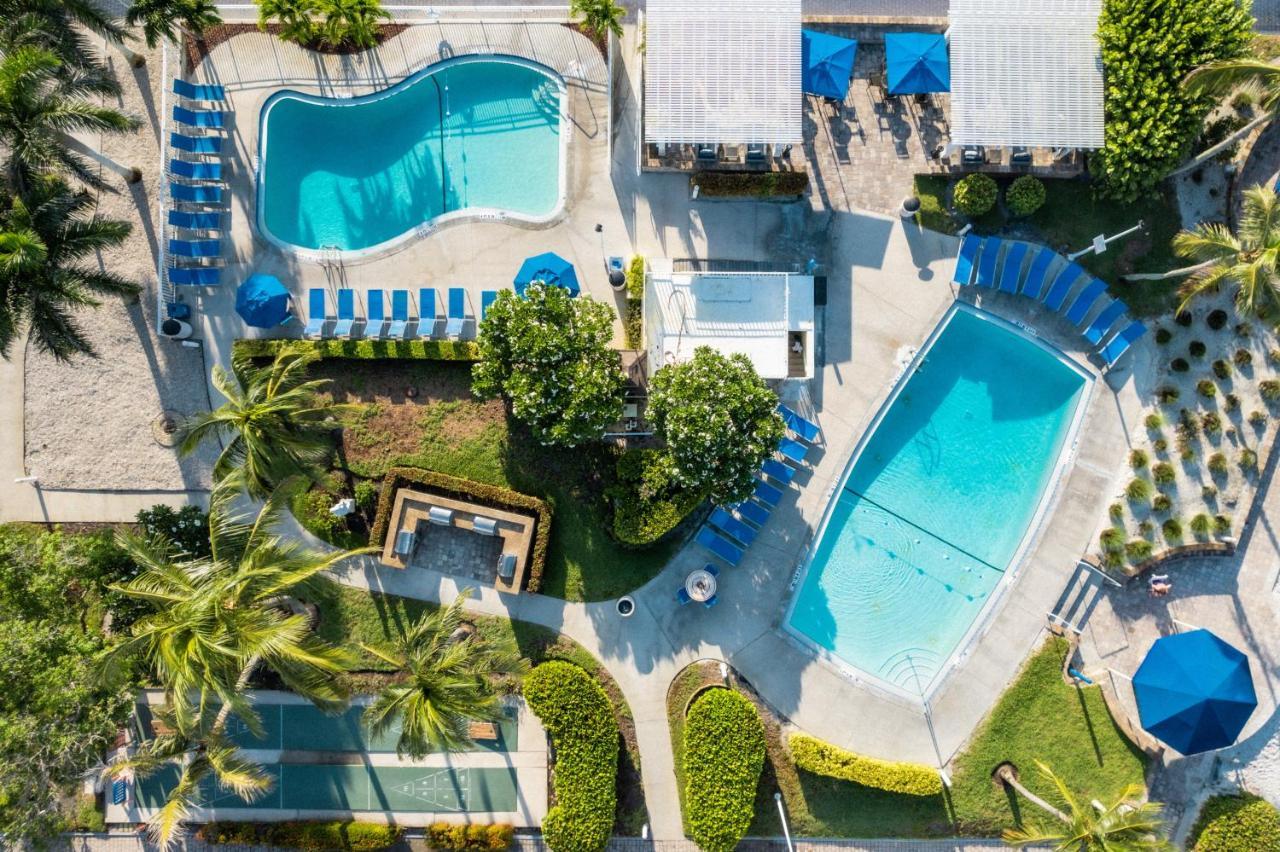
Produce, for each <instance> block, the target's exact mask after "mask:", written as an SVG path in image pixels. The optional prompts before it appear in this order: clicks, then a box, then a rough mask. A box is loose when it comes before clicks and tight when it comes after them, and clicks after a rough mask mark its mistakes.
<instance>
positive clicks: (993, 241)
mask: <svg viewBox="0 0 1280 852" xmlns="http://www.w3.org/2000/svg"><path fill="white" fill-rule="evenodd" d="M1002 245H1004V241H1003V240H999V239H997V238H995V237H988V238H987V239H986V240H985V241H984V242H983V244H982V256H981V257H980V258H979V259H978V278H977V280H976V281H974V282H973V283H974V284H976V285H977V286H979V287H994V286H996V261H997V260H999V259H1000V246H1002Z"/></svg>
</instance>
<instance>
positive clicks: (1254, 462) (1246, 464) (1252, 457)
mask: <svg viewBox="0 0 1280 852" xmlns="http://www.w3.org/2000/svg"><path fill="white" fill-rule="evenodd" d="M1238 461H1239V464H1240V469H1241V470H1244V471H1252V470H1257V469H1258V454H1257V453H1256V452H1255V451H1253V450H1251V449H1249V448H1248V447H1245V448H1244V449H1243V450H1241V451H1240V457H1239V459H1238Z"/></svg>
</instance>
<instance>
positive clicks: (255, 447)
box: [179, 351, 345, 498]
mask: <svg viewBox="0 0 1280 852" xmlns="http://www.w3.org/2000/svg"><path fill="white" fill-rule="evenodd" d="M317 357H318V356H316V355H315V354H314V353H305V354H304V353H298V352H288V351H284V352H281V353H280V354H278V355H277V356H276V358H275V360H274V361H273V362H272V363H271V364H269V365H267V366H265V367H256V366H254V364H253V361H252V360H250V359H249V358H245V357H241V356H236V355H233V356H232V358H231V372H230V373H229V374H228V373H227V371H226V370H224V369H223V368H222V367H221V366H216V367H214V368H213V374H212V382H213V386H214V387H215V388H217V389H218V392H219V393H221V394H222V395H223V396H224V397H226V399H227V401H226V402H224V403H223V404H222V405H221V406H219V407H218V408H216V409H214V410H213V411H208V412H204V413H201V414H197V415H195V416H194V417H192V418H190V419H189V420H187V421H186V422H184V423H183V424H182V425H181V427H180V429H179V439H180V441H181V443H180V445H179V451H180V452H181V453H182V454H183V455H186V454H188V453H191V452H192V451H194V450H195V449H196V447H198V446H199V445H200V444H202V443H204V442H206V441H222V442H224V449H223V450H222V454H221V455H219V456H218V461H217V463H216V464H215V465H214V468H213V475H214V477H215V478H216V479H219V480H221V479H223V478H224V477H226V476H228V475H229V474H231V473H233V472H241V473H242V474H243V477H242V481H243V483H244V485H245V487H246V489H247V490H248V492H249V495H250V496H252V497H257V498H263V497H266V496H267V495H268V494H269V493H271V492H272V491H273V490H275V488H276V487H277V486H279V485H280V483H282V482H284V480H286V479H288V478H290V477H293V476H298V475H302V476H306V477H309V478H312V479H314V478H315V477H316V475H317V472H318V470H319V469H320V466H321V465H322V463H323V462H324V461H325V460H326V459H327V458H328V457H329V454H330V453H331V452H332V451H333V438H332V430H333V427H334V425H335V421H334V419H333V415H334V414H335V413H337V412H338V411H339V410H341V409H343V408H344V407H345V406H338V405H330V404H326V403H324V402H322V401H320V400H319V399H317V397H316V393H317V392H318V391H319V390H320V389H321V388H322V387H324V386H325V385H326V384H328V382H327V381H325V380H315V381H308V380H307V368H308V367H309V366H310V365H311V364H312V363H313V362H314V361H315V360H316V358H317Z"/></svg>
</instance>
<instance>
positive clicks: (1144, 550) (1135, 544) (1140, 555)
mask: <svg viewBox="0 0 1280 852" xmlns="http://www.w3.org/2000/svg"><path fill="white" fill-rule="evenodd" d="M1151 550H1152V546H1151V542H1149V541H1147V540H1146V539H1145V538H1135V539H1134V540H1133V541H1131V542H1129V543H1128V544H1126V545H1125V546H1124V555H1125V558H1126V559H1128V560H1129V561H1130V562H1132V563H1134V564H1137V563H1139V562H1142V561H1144V560H1147V559H1150V558H1151Z"/></svg>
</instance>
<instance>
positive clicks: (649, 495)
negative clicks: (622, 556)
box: [609, 449, 703, 547]
mask: <svg viewBox="0 0 1280 852" xmlns="http://www.w3.org/2000/svg"><path fill="white" fill-rule="evenodd" d="M674 468H675V464H674V462H673V461H672V460H671V454H670V453H668V452H667V451H666V450H653V449H635V450H628V451H627V452H625V453H623V454H622V455H621V456H619V457H618V463H617V479H616V480H615V482H614V484H613V485H612V486H611V487H610V488H609V496H610V498H611V499H612V501H613V536H614V538H616V539H617V540H618V541H620V542H622V543H623V544H629V545H633V546H636V547H643V546H646V545H650V544H653V543H654V542H656V541H657V540H658V539H660V538H662V537H663V536H664V535H666V534H667V533H669V532H671V531H672V530H673V529H675V528H676V527H677V526H678V525H679V524H680V522H681V521H683V520H684V519H685V518H686V517H687V516H688V515H689V513H690V512H692V511H693V510H694V509H696V508H697V507H698V504H699V503H701V502H702V499H703V495H702V494H700V493H698V492H696V491H686V490H684V489H682V488H681V487H680V486H679V484H678V483H677V482H676V480H675V477H674V475H673V474H674Z"/></svg>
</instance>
